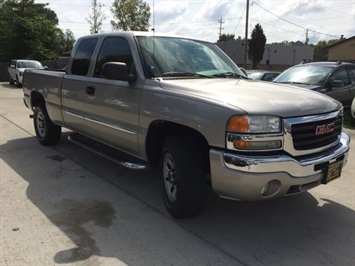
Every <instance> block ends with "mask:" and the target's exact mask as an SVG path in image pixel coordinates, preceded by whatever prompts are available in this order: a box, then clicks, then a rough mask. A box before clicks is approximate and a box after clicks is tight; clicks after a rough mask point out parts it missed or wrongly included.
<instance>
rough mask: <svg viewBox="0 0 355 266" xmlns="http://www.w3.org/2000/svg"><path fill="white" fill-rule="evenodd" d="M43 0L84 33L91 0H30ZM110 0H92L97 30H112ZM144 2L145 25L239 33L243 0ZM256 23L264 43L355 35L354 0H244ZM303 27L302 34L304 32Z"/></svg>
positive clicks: (207, 34)
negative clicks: (99, 19)
mask: <svg viewBox="0 0 355 266" xmlns="http://www.w3.org/2000/svg"><path fill="white" fill-rule="evenodd" d="M35 2H36V3H49V5H48V8H50V9H51V10H53V11H54V12H55V13H56V14H57V16H58V19H59V27H60V28H61V29H62V30H64V31H65V30H66V29H70V30H71V31H72V32H73V33H74V36H75V38H76V39H77V38H79V37H81V36H84V35H88V34H90V24H89V23H88V22H87V20H86V19H87V18H88V17H89V14H90V12H91V3H92V0H35ZM113 2H114V0H98V3H101V4H103V5H104V7H103V8H102V10H103V11H104V12H105V16H106V19H105V20H104V22H103V26H102V28H101V30H102V31H103V32H110V31H112V27H111V23H110V21H111V20H113V14H112V12H111V7H112V3H113ZM145 2H146V3H147V4H149V5H150V11H151V20H150V28H154V29H155V31H156V32H163V33H169V34H178V35H184V36H190V37H194V38H198V39H202V40H206V41H210V42H216V41H217V40H218V38H219V34H220V33H221V34H234V35H235V36H236V38H237V37H238V36H240V37H241V38H244V37H245V28H246V27H245V25H246V14H247V11H246V7H247V5H246V3H247V0H180V1H179V0H146V1H145ZM256 24H260V25H261V27H262V28H263V30H264V34H265V36H266V39H267V43H274V42H282V41H289V42H290V41H301V42H305V41H306V38H307V36H308V39H309V43H313V44H316V43H318V41H328V40H331V39H339V38H340V37H341V35H344V37H345V38H350V37H353V36H355V0H286V1H285V0H249V19H248V37H250V36H251V32H252V30H253V29H254V27H255V25H256ZM307 32H308V35H307Z"/></svg>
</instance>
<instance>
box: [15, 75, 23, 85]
mask: <svg viewBox="0 0 355 266" xmlns="http://www.w3.org/2000/svg"><path fill="white" fill-rule="evenodd" d="M16 86H17V87H18V88H21V87H22V84H21V83H20V82H19V81H18V76H17V75H16Z"/></svg>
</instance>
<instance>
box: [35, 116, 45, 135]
mask: <svg viewBox="0 0 355 266" xmlns="http://www.w3.org/2000/svg"><path fill="white" fill-rule="evenodd" d="M36 125H37V132H38V135H39V136H40V137H42V138H43V137H44V136H45V135H46V122H45V121H44V116H43V113H42V112H39V113H38V114H37V117H36Z"/></svg>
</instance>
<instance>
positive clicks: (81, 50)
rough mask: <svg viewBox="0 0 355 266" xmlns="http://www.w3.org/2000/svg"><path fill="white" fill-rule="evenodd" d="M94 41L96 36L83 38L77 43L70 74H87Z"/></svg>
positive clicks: (95, 41)
mask: <svg viewBox="0 0 355 266" xmlns="http://www.w3.org/2000/svg"><path fill="white" fill-rule="evenodd" d="M96 43H97V38H92V39H84V40H82V41H81V42H80V43H79V46H78V49H77V50H76V52H75V54H74V58H73V63H72V66H71V73H72V74H74V75H80V76H86V75H87V73H88V70H89V66H90V61H91V57H92V54H93V52H94V50H95V46H96Z"/></svg>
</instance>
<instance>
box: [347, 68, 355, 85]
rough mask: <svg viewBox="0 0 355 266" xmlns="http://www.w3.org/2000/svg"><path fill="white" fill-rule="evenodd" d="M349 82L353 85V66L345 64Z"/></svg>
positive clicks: (354, 81) (354, 79)
mask: <svg viewBox="0 0 355 266" xmlns="http://www.w3.org/2000/svg"><path fill="white" fill-rule="evenodd" d="M347 69H348V73H349V79H350V83H351V84H353V85H355V66H347Z"/></svg>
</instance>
